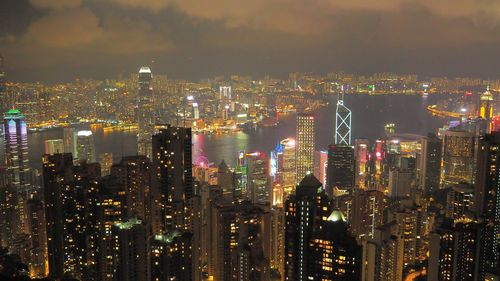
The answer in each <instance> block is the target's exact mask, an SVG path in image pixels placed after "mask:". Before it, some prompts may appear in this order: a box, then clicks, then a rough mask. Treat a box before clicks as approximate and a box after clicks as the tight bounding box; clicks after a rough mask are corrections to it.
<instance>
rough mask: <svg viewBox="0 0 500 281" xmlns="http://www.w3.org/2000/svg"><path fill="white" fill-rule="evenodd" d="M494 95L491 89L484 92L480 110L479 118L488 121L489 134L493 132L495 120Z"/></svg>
mask: <svg viewBox="0 0 500 281" xmlns="http://www.w3.org/2000/svg"><path fill="white" fill-rule="evenodd" d="M493 104H494V100H493V95H492V94H491V92H490V87H489V86H488V88H487V89H486V92H484V93H483V94H482V95H481V106H480V108H479V116H481V118H484V119H486V123H487V133H490V132H491V121H492V119H493Z"/></svg>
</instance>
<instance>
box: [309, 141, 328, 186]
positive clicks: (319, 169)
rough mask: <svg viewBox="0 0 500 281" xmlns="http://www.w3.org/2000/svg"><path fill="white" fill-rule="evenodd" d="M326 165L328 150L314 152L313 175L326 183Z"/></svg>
mask: <svg viewBox="0 0 500 281" xmlns="http://www.w3.org/2000/svg"><path fill="white" fill-rule="evenodd" d="M327 167H328V151H325V150H321V151H315V152H314V173H313V174H314V176H315V177H316V178H317V179H318V180H319V181H320V182H321V183H322V184H323V186H325V185H326V169H327Z"/></svg>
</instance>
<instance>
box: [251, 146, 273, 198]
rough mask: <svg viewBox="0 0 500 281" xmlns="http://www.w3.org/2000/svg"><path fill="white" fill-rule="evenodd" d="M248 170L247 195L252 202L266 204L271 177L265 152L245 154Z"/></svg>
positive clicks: (269, 191) (269, 192) (269, 195)
mask: <svg viewBox="0 0 500 281" xmlns="http://www.w3.org/2000/svg"><path fill="white" fill-rule="evenodd" d="M245 161H246V166H247V171H248V181H247V182H248V191H247V197H248V198H249V199H250V201H251V202H252V203H254V204H258V203H260V204H266V203H269V202H270V199H271V177H270V176H269V158H268V157H267V155H266V154H265V153H261V152H253V153H247V154H246V155H245Z"/></svg>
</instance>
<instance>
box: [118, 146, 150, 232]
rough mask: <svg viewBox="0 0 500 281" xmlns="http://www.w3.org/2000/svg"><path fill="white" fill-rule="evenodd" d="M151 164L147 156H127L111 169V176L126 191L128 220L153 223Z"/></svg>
mask: <svg viewBox="0 0 500 281" xmlns="http://www.w3.org/2000/svg"><path fill="white" fill-rule="evenodd" d="M150 166H151V163H150V161H149V159H148V158H147V157H146V156H143V155H138V156H127V157H123V158H122V160H121V161H120V162H119V163H117V164H116V165H113V166H112V167H111V175H112V177H113V178H114V179H115V180H116V183H117V184H119V185H121V188H120V189H121V190H124V191H125V198H126V200H125V202H124V203H125V206H126V217H127V218H138V219H140V220H141V221H143V222H145V223H150V222H151V221H152V217H151V216H152V213H151V208H152V206H151V204H152V202H151V170H150Z"/></svg>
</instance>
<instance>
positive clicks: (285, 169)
mask: <svg viewBox="0 0 500 281" xmlns="http://www.w3.org/2000/svg"><path fill="white" fill-rule="evenodd" d="M280 144H281V145H282V161H281V178H282V181H281V185H282V187H283V191H284V194H285V195H284V196H287V195H288V194H292V193H293V192H294V191H295V186H296V184H297V174H296V172H297V166H296V164H297V158H296V148H295V147H296V142H295V140H294V139H291V138H287V139H284V140H282V141H281V142H280ZM283 201H284V200H283ZM283 201H282V202H283Z"/></svg>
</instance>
